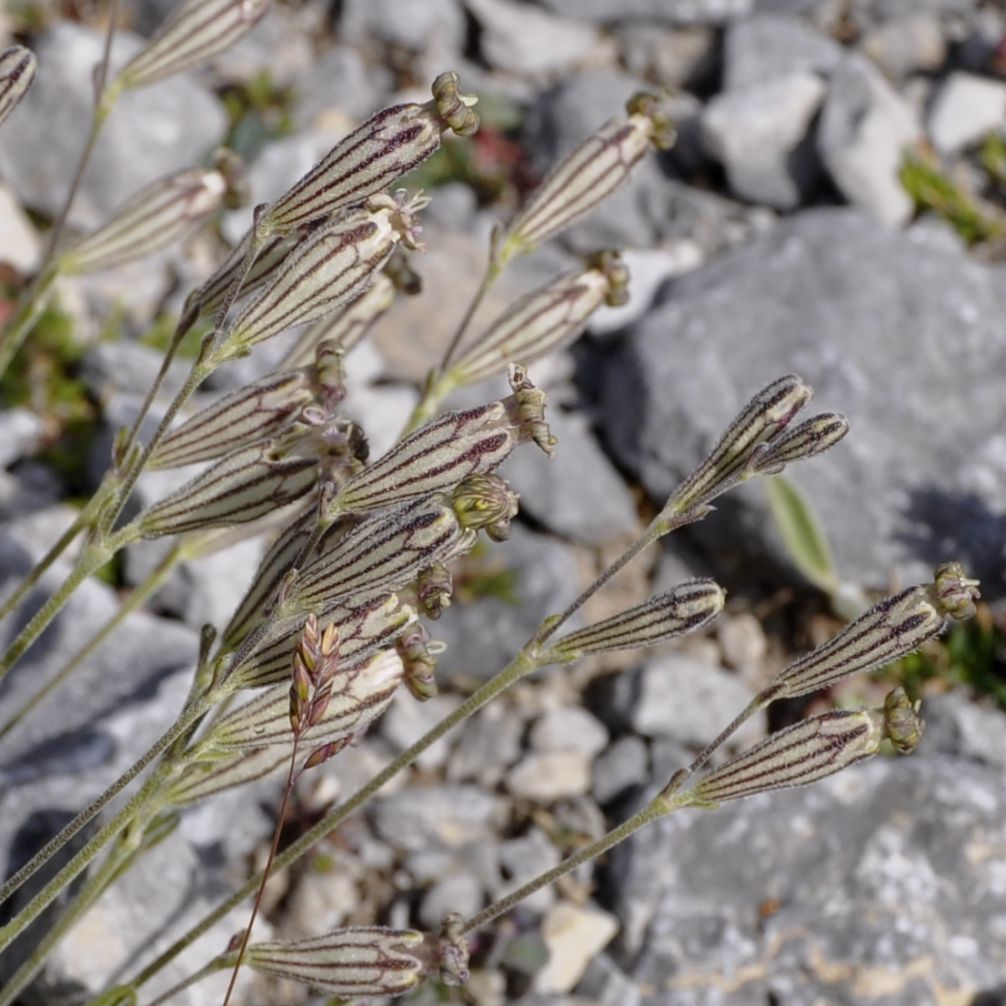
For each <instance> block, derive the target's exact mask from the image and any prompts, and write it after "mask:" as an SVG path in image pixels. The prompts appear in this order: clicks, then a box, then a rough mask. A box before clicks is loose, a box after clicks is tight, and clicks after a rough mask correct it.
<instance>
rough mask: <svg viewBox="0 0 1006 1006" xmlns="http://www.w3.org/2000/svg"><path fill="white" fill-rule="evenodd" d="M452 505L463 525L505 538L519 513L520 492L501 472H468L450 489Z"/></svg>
mask: <svg viewBox="0 0 1006 1006" xmlns="http://www.w3.org/2000/svg"><path fill="white" fill-rule="evenodd" d="M451 506H452V507H453V508H454V513H455V514H457V518H458V521H459V522H460V524H461V526H462V527H467V528H471V530H473V531H479V530H485V533H486V534H487V535H488V536H489V537H490V538H491V539H492V540H493V541H506V539H507V536H508V535H509V534H510V521H512V520H513V519H514V517H516V516H517V494H516V493H515V492H513V491H512V490H511V489H510V487H509V486H508V485H507V483H506V482H505V481H504V480H503V479H501V478H500V477H499V476H498V475H469V476H468V477H467V478H466V479H465V480H464V481H463V482H461V483H460V484H459V485H458V486H457V487H456V488H455V490H454V492H453V493H451Z"/></svg>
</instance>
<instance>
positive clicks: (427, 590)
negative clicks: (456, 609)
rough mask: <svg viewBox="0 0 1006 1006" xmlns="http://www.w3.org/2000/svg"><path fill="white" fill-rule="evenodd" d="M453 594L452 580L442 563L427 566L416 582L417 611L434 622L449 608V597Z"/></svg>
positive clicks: (449, 572)
mask: <svg viewBox="0 0 1006 1006" xmlns="http://www.w3.org/2000/svg"><path fill="white" fill-rule="evenodd" d="M453 593H454V580H453V578H452V577H451V571H450V570H449V569H448V568H447V567H446V566H445V565H444V564H443V563H442V562H435V563H434V564H433V565H432V566H428V567H427V568H426V569H424V570H423V571H422V572H421V573H420V574H419V576H418V578H417V580H416V600H417V601H418V603H419V610H420V611H421V612H422V613H423V614H424V615H425V616H426V617H427V618H430V619H433V621H436V620H437V619H438V618H439V617H440V616H441V615H442V614H443V612H444V609H445V608H449V607H450V606H451V596H452V595H453Z"/></svg>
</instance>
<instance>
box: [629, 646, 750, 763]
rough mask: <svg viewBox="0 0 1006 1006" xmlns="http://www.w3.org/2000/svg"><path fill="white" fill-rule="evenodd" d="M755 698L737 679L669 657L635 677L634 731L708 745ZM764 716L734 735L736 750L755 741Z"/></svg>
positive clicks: (701, 663) (685, 658)
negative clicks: (637, 680) (637, 686)
mask: <svg viewBox="0 0 1006 1006" xmlns="http://www.w3.org/2000/svg"><path fill="white" fill-rule="evenodd" d="M753 698H754V692H753V691H752V690H751V689H750V688H749V687H748V686H747V685H745V684H744V683H743V682H742V681H741V680H740V679H739V678H738V677H736V676H735V675H732V674H729V673H727V672H726V671H724V670H723V669H722V668H719V667H715V666H713V665H711V664H708V663H705V662H704V661H697V660H694V659H690V658H689V657H688V656H686V655H684V654H668V655H667V656H665V657H661V658H657V659H656V660H653V661H651V662H649V663H647V664H646V666H645V667H644V668H643V669H642V671H641V672H640V679H639V693H638V698H637V700H636V704H635V708H634V710H633V713H632V721H633V727H634V728H635V730H636V732H637V733H640V734H642V735H643V736H644V737H670V738H672V739H674V740H676V741H678V742H680V743H682V744H689V745H691V746H693V747H702V746H703V745H705V744H708V743H709V741H711V740H712V739H713V738H714V737H715V736H716V735H717V734H718V733H719V732H720V730H722V729H723V728H724V727H725V726H726V725H727V724H728V723H729V722H730V721H731V720H732V719H733V718H734V717H735V716H736V715H737V714H738V713H740V712H741V711H742V710H743V709H744V708H745V706H747V704H748V703H749V702H750V701H751V699H753ZM764 731H765V719H764V716H763V715H759V716H755V717H752V719H750V720H748V722H747V723H746V724H745V726H744V727H742V728H741V730H740V731H738V733H737V734H736V735H735V741H736V743H737V744H738V745H743V744H746V743H750V742H752V741H756V740H758V739H759V738H760V737H761V736H762V735H763V733H764Z"/></svg>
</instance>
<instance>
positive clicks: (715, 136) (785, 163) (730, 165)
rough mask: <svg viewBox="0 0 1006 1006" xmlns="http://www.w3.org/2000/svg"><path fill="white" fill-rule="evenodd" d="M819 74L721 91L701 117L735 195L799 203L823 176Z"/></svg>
mask: <svg viewBox="0 0 1006 1006" xmlns="http://www.w3.org/2000/svg"><path fill="white" fill-rule="evenodd" d="M824 93H825V85H824V82H823V81H822V80H821V78H820V77H818V76H817V74H815V73H812V72H810V71H798V72H795V73H791V74H788V75H787V76H785V77H776V78H773V79H772V80H767V81H765V82H763V83H759V84H752V85H749V86H746V87H743V88H739V89H737V90H733V91H725V92H723V93H721V94H719V95H717V96H716V97H715V98H714V99H713V100H712V101H711V102H710V103H709V104H708V105H707V106H706V109H705V112H704V113H703V116H702V136H703V139H704V141H705V145H706V148H707V150H708V151H709V153H710V154H711V155H712V156H713V157H715V158H716V159H717V160H719V161H720V162H721V163H722V164H723V166H724V167H725V168H726V172H727V180H728V181H729V183H730V187H731V189H733V191H734V192H735V193H737V195H739V196H742V197H743V198H745V199H750V200H751V201H753V202H760V203H766V204H767V205H769V206H774V207H776V208H778V209H792V208H793V207H795V206H798V205H799V204H800V203H801V202H802V201H803V200H804V199H805V198H806V197H807V196H808V195H809V194H810V193H811V192H812V191H813V189H814V186H815V183H816V182H817V180H818V178H819V177H820V164H819V162H818V159H817V156H816V153H815V150H814V144H813V142H812V139H811V137H810V135H809V134H810V124H811V121H812V120H813V118H814V115H815V114H816V113H817V110H818V108H819V107H820V104H821V101H822V99H823V97H824Z"/></svg>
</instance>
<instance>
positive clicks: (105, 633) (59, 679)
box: [0, 543, 183, 739]
mask: <svg viewBox="0 0 1006 1006" xmlns="http://www.w3.org/2000/svg"><path fill="white" fill-rule="evenodd" d="M182 556H183V548H182V545H181V544H180V543H179V544H176V545H175V546H174V547H173V548H172V549H171V550H170V551H169V552H167V553H166V554H165V556H164V558H163V559H161V561H160V562H159V563H158V564H157V566H156V567H155V568H154V570H153V571H152V572H151V573H150V575H149V576H148V577H147V578H146V579H145V580H144V581H143V582H142V583H140V584H138V585H137V586H136V587H135V588H134V589H133V590H132V591H131V593H130V594H129V596H128V597H127V598H126V599H125V600H124V601H123V602H122V604H121V605H120V606H119V607H118V609H117V610H116V612H115V614H114V615H113V616H112V617H111V618H110V619H109V620H108V621H107V622H105V624H104V625H103V626H102V627H101V628H100V629H99V630H98V631H97V632H96V633H95V634H94V635H93V636H92V637H91V638H90V639H89V640H88V641H87V642H86V643H85V644H84V645H83V646H82V647H81V648H80V649H79V650H78V651H77V652H76V653H75V654H74V655H73V656H72V657H70V659H69V660H68V661H67V662H66V663H65V664H64V665H63V667H62V668H61V669H60V670H59V672H58V673H57V674H55V675H54V676H53V677H52V678H51V679H50V680H49V681H47V682H46V683H45V684H44V685H42V687H41V688H39V690H38V691H37V692H36V693H35V694H34V695H32V696H31V698H29V699H28V701H27V702H25V703H24V704H23V705H22V706H21V707H20V708H19V709H16V710H15V711H14V712H13V713H12V714H11V716H10V718H9V719H8V720H7V721H6V723H4V724H3V726H0V739H2V738H3V737H5V736H6V735H7V734H8V733H10V731H11V730H13V729H14V727H16V726H17V724H18V723H19V722H21V721H22V720H23V719H24V718H25V717H26V716H27V715H28V713H30V712H31V711H32V710H33V709H34V708H35V707H36V706H37V705H38V704H39V703H40V702H42V701H43V700H44V699H45V698H46V697H47V696H49V695H51V694H52V693H53V692H54V691H55V690H56V689H57V688H59V686H60V685H61V684H62V683H63V682H64V681H66V679H67V678H69V677H70V675H71V674H73V672H74V671H75V670H76V669H77V668H78V667H80V666H81V665H82V664H83V663H84V661H85V660H87V658H88V657H90V656H91V655H92V654H93V653H94V652H95V651H96V650H97V649H98V648H99V647H100V646H101V644H102V643H104V642H105V640H106V639H108V637H109V636H110V635H112V633H113V632H115V630H116V629H117V628H118V627H119V626H120V625H121V624H122V623H123V622H124V621H125V620H126V618H127V617H128V616H129V615H131V614H132V613H133V612H134V611H136V610H138V609H139V608H140V606H141V605H142V604H143V603H144V602H145V601H146V600H147V599H148V598H149V597H151V596H152V595H153V594H155V593H156V592H157V591H158V590H159V589H160V587H161V586H162V584H163V583H164V581H165V580H167V578H168V576H169V575H170V574H171V571H172V570H173V569H174V568H175V566H176V565H178V562H179V560H180V559H181V558H182Z"/></svg>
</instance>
